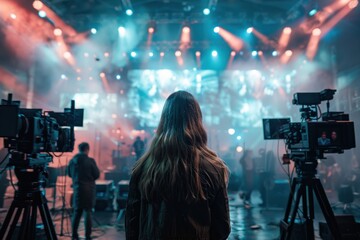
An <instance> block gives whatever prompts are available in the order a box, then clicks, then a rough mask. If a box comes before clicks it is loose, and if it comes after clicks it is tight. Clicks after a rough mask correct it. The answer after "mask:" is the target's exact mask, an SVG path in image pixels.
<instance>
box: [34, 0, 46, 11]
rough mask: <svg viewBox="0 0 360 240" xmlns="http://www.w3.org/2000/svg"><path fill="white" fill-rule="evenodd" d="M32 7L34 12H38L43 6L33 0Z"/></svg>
mask: <svg viewBox="0 0 360 240" xmlns="http://www.w3.org/2000/svg"><path fill="white" fill-rule="evenodd" d="M32 5H33V7H34V8H35V9H36V10H40V9H41V8H42V7H43V6H44V4H43V3H42V2H41V1H39V0H35V1H34V2H33V4H32Z"/></svg>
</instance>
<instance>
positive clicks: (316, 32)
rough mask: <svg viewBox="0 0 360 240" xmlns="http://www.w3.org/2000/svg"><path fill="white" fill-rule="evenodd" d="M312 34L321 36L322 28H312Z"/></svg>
mask: <svg viewBox="0 0 360 240" xmlns="http://www.w3.org/2000/svg"><path fill="white" fill-rule="evenodd" d="M312 34H313V35H314V36H320V35H321V30H320V28H315V29H314V30H312Z"/></svg>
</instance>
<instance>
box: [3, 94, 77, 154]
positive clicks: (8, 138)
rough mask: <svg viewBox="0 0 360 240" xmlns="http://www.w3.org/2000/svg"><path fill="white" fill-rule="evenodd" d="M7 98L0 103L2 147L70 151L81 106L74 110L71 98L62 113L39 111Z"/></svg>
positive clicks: (29, 151) (28, 151) (24, 151)
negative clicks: (69, 106) (21, 106)
mask: <svg viewBox="0 0 360 240" xmlns="http://www.w3.org/2000/svg"><path fill="white" fill-rule="evenodd" d="M11 98H12V96H11V95H9V98H8V100H2V102H1V105H0V116H1V118H0V137H3V138H4V146H5V147H6V148H8V149H9V150H15V151H17V152H22V153H26V154H33V153H41V152H72V151H73V148H74V141H75V139H74V126H82V122H83V109H75V108H74V104H75V103H74V102H73V101H72V107H71V108H70V109H69V108H67V109H65V110H64V112H62V113H57V112H43V111H42V109H26V108H20V107H19V105H20V102H19V101H12V99H11Z"/></svg>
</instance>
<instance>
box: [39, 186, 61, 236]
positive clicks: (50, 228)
mask: <svg viewBox="0 0 360 240" xmlns="http://www.w3.org/2000/svg"><path fill="white" fill-rule="evenodd" d="M39 194H41V193H40V192H39ZM40 198H41V200H40V201H41V205H40V206H39V211H40V215H41V219H42V222H43V224H44V228H45V232H46V236H47V239H57V237H56V232H55V228H54V224H53V223H52V221H51V215H50V211H49V208H48V206H47V203H46V199H45V197H44V196H42V195H40Z"/></svg>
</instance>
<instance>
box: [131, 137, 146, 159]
mask: <svg viewBox="0 0 360 240" xmlns="http://www.w3.org/2000/svg"><path fill="white" fill-rule="evenodd" d="M133 149H134V152H135V154H136V160H139V159H140V158H141V156H142V155H143V154H144V150H145V143H144V141H143V140H141V138H140V137H136V139H135V142H134V143H133Z"/></svg>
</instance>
